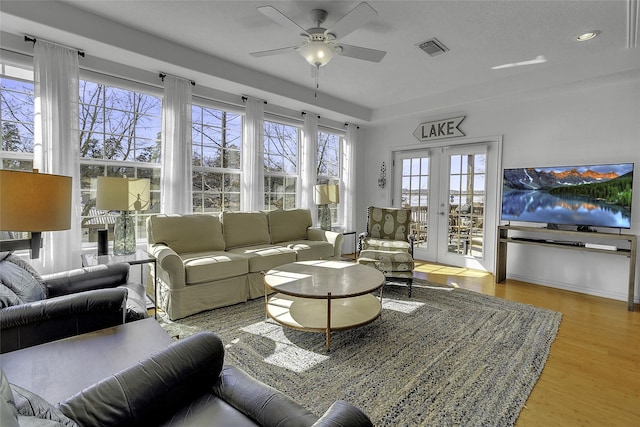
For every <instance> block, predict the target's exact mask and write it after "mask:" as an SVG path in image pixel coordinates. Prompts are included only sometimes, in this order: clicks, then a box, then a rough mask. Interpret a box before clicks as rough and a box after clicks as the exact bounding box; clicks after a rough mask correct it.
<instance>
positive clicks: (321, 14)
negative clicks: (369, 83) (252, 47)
mask: <svg viewBox="0 0 640 427" xmlns="http://www.w3.org/2000/svg"><path fill="white" fill-rule="evenodd" d="M258 10H259V11H260V12H261V13H262V14H264V15H265V16H267V17H269V18H271V19H272V20H274V21H275V22H277V23H278V24H280V25H282V26H283V27H287V28H290V29H292V30H294V31H296V32H298V33H300V35H301V36H302V37H303V42H302V44H300V45H297V46H289V47H283V48H279V49H272V50H263V51H260V52H252V53H251V55H252V56H255V57H262V56H270V55H279V54H282V53H289V52H292V51H297V52H299V53H300V54H301V55H302V56H303V57H304V59H305V60H306V61H307V62H308V63H309V64H311V66H313V67H314V68H315V69H316V70H317V69H319V68H320V67H322V66H325V65H327V64H328V63H329V61H331V59H332V58H333V57H334V56H336V55H341V56H347V57H350V58H355V59H362V60H365V61H371V62H380V61H381V60H382V58H384V56H385V55H386V54H387V52H385V51H382V50H376V49H369V48H366V47H360V46H352V45H348V44H345V43H341V42H338V41H337V40H338V39H339V38H343V37H345V36H346V35H347V34H350V33H351V32H353V31H355V30H356V29H358V28H359V27H360V26H362V25H364V24H365V23H367V22H369V21H371V20H372V19H374V18H375V17H376V16H378V12H376V11H375V9H373V8H372V7H371V6H369V4H367V3H366V2H362V3H360V4H359V5H358V6H356V7H355V8H353V9H352V10H351V11H350V12H349V13H347V14H346V15H345V16H343V17H342V18H340V19H339V20H338V21H337V22H336V23H335V24H333V25H332V26H331V27H330V28H324V27H322V24H323V23H324V22H325V20H326V19H327V12H326V11H325V10H322V9H314V10H312V11H311V18H312V20H313V22H314V23H315V27H311V28H308V29H304V28H302V27H301V26H300V25H298V24H296V23H295V22H294V21H293V20H291V19H289V18H288V17H287V16H286V15H284V14H283V13H282V12H280V11H279V10H278V9H276V8H275V7H273V6H263V7H259V8H258Z"/></svg>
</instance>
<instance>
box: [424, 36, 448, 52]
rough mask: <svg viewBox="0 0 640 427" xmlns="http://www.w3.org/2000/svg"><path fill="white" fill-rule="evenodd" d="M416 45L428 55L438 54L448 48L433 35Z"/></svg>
mask: <svg viewBox="0 0 640 427" xmlns="http://www.w3.org/2000/svg"><path fill="white" fill-rule="evenodd" d="M418 47H419V48H420V49H422V50H424V51H425V52H427V53H428V54H429V56H438V55H440V54H441V53H445V52H446V51H448V50H449V48H447V47H446V46H445V45H443V44H442V42H441V41H440V40H438V39H437V38H435V37H434V38H432V39H429V40H427V41H425V42H422V43H420V44H418Z"/></svg>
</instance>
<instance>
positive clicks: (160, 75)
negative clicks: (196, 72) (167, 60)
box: [158, 73, 196, 86]
mask: <svg viewBox="0 0 640 427" xmlns="http://www.w3.org/2000/svg"><path fill="white" fill-rule="evenodd" d="M158 76H159V77H160V80H162V81H164V78H165V77H167V73H160V74H159V75H158ZM176 77H178V76H176ZM178 78H179V79H181V78H182V77H178ZM183 80H186V79H183ZM189 82H190V83H191V86H195V85H196V82H194V81H193V80H189Z"/></svg>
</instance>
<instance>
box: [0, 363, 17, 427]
mask: <svg viewBox="0 0 640 427" xmlns="http://www.w3.org/2000/svg"><path fill="white" fill-rule="evenodd" d="M0 425H1V426H3V427H14V426H15V427H17V426H18V410H17V409H16V405H15V402H14V400H13V392H12V391H11V387H10V386H9V381H7V377H6V376H5V375H4V371H2V370H0Z"/></svg>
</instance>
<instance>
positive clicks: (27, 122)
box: [0, 76, 34, 171]
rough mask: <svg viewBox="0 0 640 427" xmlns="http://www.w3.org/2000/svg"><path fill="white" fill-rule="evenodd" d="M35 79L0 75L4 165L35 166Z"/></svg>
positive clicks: (27, 169)
mask: <svg viewBox="0 0 640 427" xmlns="http://www.w3.org/2000/svg"><path fill="white" fill-rule="evenodd" d="M33 111H34V97H33V82H24V81H20V80H17V79H12V78H8V77H4V76H3V77H1V78H0V122H1V123H2V143H1V144H0V153H1V158H2V168H3V169H14V170H26V171H30V170H31V169H32V168H33Z"/></svg>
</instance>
